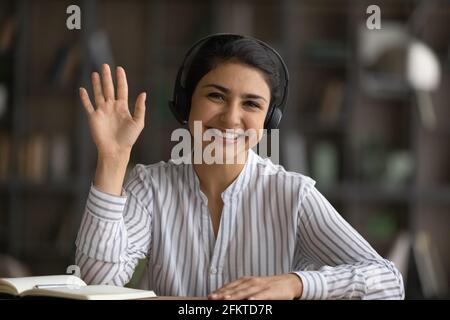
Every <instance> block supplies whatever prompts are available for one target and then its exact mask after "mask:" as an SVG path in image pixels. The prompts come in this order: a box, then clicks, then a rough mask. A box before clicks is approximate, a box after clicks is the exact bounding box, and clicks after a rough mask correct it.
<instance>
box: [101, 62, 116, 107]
mask: <svg viewBox="0 0 450 320" xmlns="http://www.w3.org/2000/svg"><path fill="white" fill-rule="evenodd" d="M102 88H103V95H104V96H105V100H108V99H110V100H114V84H113V80H112V76H111V69H110V68H109V65H107V64H106V63H105V64H103V65H102Z"/></svg>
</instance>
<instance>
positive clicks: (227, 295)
mask: <svg viewBox="0 0 450 320" xmlns="http://www.w3.org/2000/svg"><path fill="white" fill-rule="evenodd" d="M264 289H265V288H264V287H261V286H260V285H256V286H255V285H244V284H243V285H242V286H239V287H237V288H235V289H232V290H227V291H224V292H223V293H222V294H221V295H219V296H220V297H219V298H218V299H226V300H242V299H247V298H249V297H251V296H252V295H254V294H256V293H258V292H260V291H261V290H264Z"/></svg>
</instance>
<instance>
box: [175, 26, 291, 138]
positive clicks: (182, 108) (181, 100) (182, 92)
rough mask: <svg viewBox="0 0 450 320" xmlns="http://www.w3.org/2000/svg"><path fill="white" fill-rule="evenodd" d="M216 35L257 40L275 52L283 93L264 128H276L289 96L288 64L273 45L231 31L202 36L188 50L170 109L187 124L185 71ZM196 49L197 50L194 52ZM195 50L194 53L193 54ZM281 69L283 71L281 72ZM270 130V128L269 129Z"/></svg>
mask: <svg viewBox="0 0 450 320" xmlns="http://www.w3.org/2000/svg"><path fill="white" fill-rule="evenodd" d="M216 37H237V38H238V39H239V38H240V39H250V40H253V41H256V42H257V43H259V44H260V45H262V46H263V47H264V48H266V49H268V51H269V52H271V53H273V54H274V55H275V56H276V57H277V59H278V61H279V63H277V68H278V71H279V74H280V75H281V79H282V81H283V82H284V84H283V95H282V97H281V99H278V100H280V102H279V103H276V102H272V103H271V104H270V106H269V110H268V111H267V116H266V119H265V121H264V128H266V129H276V128H277V127H278V125H279V124H280V121H281V118H282V116H283V112H284V108H285V106H286V102H287V97H288V84H289V73H288V69H287V67H286V64H285V63H284V61H283V59H282V58H281V56H280V54H279V53H278V52H277V51H276V50H275V49H273V48H272V47H271V46H269V45H268V44H266V43H265V42H263V41H261V40H258V39H255V38H251V37H245V36H242V35H238V34H231V33H217V34H213V35H210V36H207V37H205V38H202V39H200V40H198V41H197V42H196V43H194V45H193V46H192V47H191V48H190V49H189V50H188V51H187V53H186V55H185V57H184V59H183V63H182V65H181V67H180V68H179V69H178V72H177V77H176V81H175V87H174V91H173V99H172V100H170V101H169V107H170V110H172V113H173V115H174V116H175V118H176V119H177V120H178V122H180V123H181V124H186V123H187V121H188V118H189V108H188V107H187V106H188V105H189V104H190V103H189V101H187V100H188V96H187V92H186V87H185V86H183V85H182V83H181V82H182V77H183V71H184V70H185V69H186V70H188V68H189V67H190V62H192V60H193V58H194V57H195V54H196V53H197V52H198V50H199V49H200V48H201V47H202V44H204V43H205V42H206V41H208V40H210V39H211V38H216ZM194 51H195V52H194ZM193 52H194V54H193ZM280 71H281V72H280ZM269 131H270V130H269Z"/></svg>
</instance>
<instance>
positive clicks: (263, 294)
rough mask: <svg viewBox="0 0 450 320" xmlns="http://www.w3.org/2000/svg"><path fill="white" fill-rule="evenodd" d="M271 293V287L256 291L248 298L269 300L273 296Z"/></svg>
mask: <svg viewBox="0 0 450 320" xmlns="http://www.w3.org/2000/svg"><path fill="white" fill-rule="evenodd" d="M270 293H271V292H270V290H269V289H263V290H261V291H259V292H256V293H254V294H252V295H250V296H249V297H248V298H247V299H248V300H269V299H270V298H271V297H270ZM272 298H273V297H272Z"/></svg>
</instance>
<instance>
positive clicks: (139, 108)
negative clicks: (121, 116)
mask: <svg viewBox="0 0 450 320" xmlns="http://www.w3.org/2000/svg"><path fill="white" fill-rule="evenodd" d="M146 98H147V94H146V93H145V92H142V93H141V94H140V95H139V96H138V97H137V99H136V105H135V107H134V116H133V119H134V121H136V122H137V123H139V124H141V125H144V123H145V99H146Z"/></svg>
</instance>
